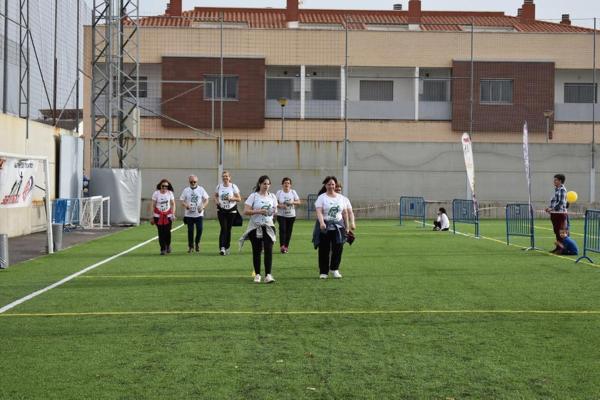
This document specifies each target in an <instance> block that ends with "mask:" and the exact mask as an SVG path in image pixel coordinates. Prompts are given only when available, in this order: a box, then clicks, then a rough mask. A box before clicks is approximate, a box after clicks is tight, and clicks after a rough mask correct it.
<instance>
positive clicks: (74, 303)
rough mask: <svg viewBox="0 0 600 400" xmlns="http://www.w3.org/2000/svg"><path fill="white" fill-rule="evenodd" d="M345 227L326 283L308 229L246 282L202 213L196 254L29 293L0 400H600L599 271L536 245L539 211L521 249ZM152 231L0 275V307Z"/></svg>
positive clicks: (488, 224)
mask: <svg viewBox="0 0 600 400" xmlns="http://www.w3.org/2000/svg"><path fill="white" fill-rule="evenodd" d="M357 224H358V230H357V240H356V242H355V244H354V245H352V246H346V247H345V249H344V257H343V261H342V267H341V272H342V274H343V276H344V277H343V279H341V280H334V279H328V280H319V279H318V268H317V253H316V251H315V250H314V249H313V248H312V245H311V243H310V237H311V232H312V223H310V222H307V221H298V222H297V223H296V226H295V229H294V234H293V237H292V242H291V245H290V252H289V254H286V255H282V254H279V253H277V254H274V263H273V265H274V269H273V274H274V276H275V278H276V279H277V282H276V283H274V284H271V285H268V284H264V283H261V284H255V283H253V281H252V277H251V271H252V267H251V265H252V262H251V249H250V245H249V243H247V244H246V246H245V247H244V249H243V251H242V253H241V254H240V253H237V252H232V255H230V256H226V257H222V256H219V255H218V254H217V250H218V249H217V236H218V224H217V223H216V222H215V221H206V223H205V230H204V237H203V240H202V252H201V254H199V255H198V254H191V255H190V254H187V253H186V252H185V250H186V249H187V243H186V242H187V239H186V233H185V232H184V230H185V228H184V229H179V230H177V231H176V232H174V233H173V239H174V242H173V248H174V253H173V254H171V255H168V256H164V257H161V256H159V255H158V244H157V243H156V241H153V242H150V243H148V244H146V245H144V246H141V247H139V248H138V249H136V250H134V251H131V252H129V253H127V254H124V255H122V256H119V257H117V258H115V259H113V260H112V261H109V262H106V263H104V264H102V265H100V266H98V267H97V268H95V269H93V270H91V271H89V272H87V273H85V274H83V275H81V276H79V277H76V278H75V279H73V280H71V281H69V282H67V283H65V284H64V285H61V286H58V287H56V288H54V289H52V290H49V291H47V292H45V293H43V294H41V295H39V296H37V297H34V298H32V299H31V300H29V301H26V302H24V303H22V304H20V305H18V306H16V307H14V308H12V309H10V310H8V311H6V312H5V313H3V314H0V335H1V336H0V356H1V358H0V359H1V360H2V364H1V366H2V367H1V368H0V398H1V399H11V400H13V399H190V398H199V399H392V398H393V399H405V398H406V399H465V398H473V399H492V398H493V399H540V398H542V399H544V398H547V399H591V398H598V397H600V290H599V288H600V266H599V265H593V264H592V265H590V264H589V263H579V264H575V263H574V262H573V260H574V258H573V257H558V256H554V255H550V254H548V252H547V250H549V249H550V248H551V246H552V242H553V238H552V237H553V234H552V231H551V230H550V225H549V223H548V222H547V221H538V222H537V223H536V226H537V230H536V235H537V237H536V239H537V244H538V246H540V247H543V248H544V250H543V251H529V252H525V251H523V250H521V247H524V246H525V245H526V244H527V243H528V242H527V239H524V238H518V239H515V240H514V242H515V243H516V245H515V246H507V245H506V242H505V239H506V238H505V232H504V227H505V226H504V222H503V221H483V222H482V225H481V234H482V235H483V237H482V238H481V239H474V238H472V237H467V236H463V235H453V234H452V233H448V232H432V231H430V230H429V229H430V228H425V229H424V228H420V227H419V226H418V225H417V224H413V223H410V224H406V225H403V226H402V227H400V226H398V223H397V221H364V220H359V221H358V223H357ZM582 225H583V224H582V222H581V221H574V222H573V228H572V232H573V234H572V237H573V238H574V239H575V240H576V241H577V242H578V244H579V246H580V248H581V247H582V245H583V237H582V232H583V226H582ZM458 229H460V230H461V231H462V232H471V233H472V232H473V227H472V226H470V225H464V224H462V225H459V227H458ZM241 233H242V230H241V229H240V228H237V229H236V230H234V235H233V237H234V238H237V237H239V235H240V234H241ZM154 235H155V229H154V228H153V227H151V226H149V225H143V226H141V227H138V228H134V229H129V230H126V231H122V232H120V233H117V234H114V235H112V236H110V237H106V238H102V239H99V240H96V241H93V242H90V243H87V244H84V245H80V246H76V247H73V248H70V249H67V250H64V251H62V252H60V253H57V254H54V255H52V256H49V257H42V258H38V259H35V260H31V261H29V262H25V263H22V264H19V265H16V266H13V267H11V268H9V269H8V270H5V271H2V272H0V307H2V306H4V305H7V304H9V303H11V302H13V301H15V300H17V299H20V298H22V297H24V296H26V295H28V294H30V293H32V292H34V291H36V290H39V289H41V288H44V287H46V286H48V285H50V284H52V283H54V282H57V281H59V280H60V279H62V278H64V277H66V276H68V275H70V274H73V273H75V272H77V271H80V270H82V269H83V268H86V267H88V266H90V265H93V264H95V263H97V262H99V261H102V260H104V259H106V258H108V257H110V256H113V255H115V254H118V253H120V252H122V251H124V250H127V249H129V248H131V247H133V246H135V245H137V244H139V243H141V242H144V241H146V240H148V239H150V238H151V237H153V236H154ZM275 247H276V248H277V249H278V246H277V245H276V246H275ZM592 257H593V256H592ZM596 261H600V255H598V257H597V260H596Z"/></svg>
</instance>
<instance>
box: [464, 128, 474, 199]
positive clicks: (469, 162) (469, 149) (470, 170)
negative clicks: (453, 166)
mask: <svg viewBox="0 0 600 400" xmlns="http://www.w3.org/2000/svg"><path fill="white" fill-rule="evenodd" d="M461 143H462V147H463V154H464V156H465V168H466V170H467V179H468V180H469V187H470V188H471V195H472V196H473V206H474V208H475V211H476V210H477V198H476V197H475V163H474V161H473V146H472V145H471V137H470V136H469V134H468V133H466V132H465V133H463V135H462V139H461Z"/></svg>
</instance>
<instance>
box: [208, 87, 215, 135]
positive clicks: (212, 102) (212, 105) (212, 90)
mask: <svg viewBox="0 0 600 400" xmlns="http://www.w3.org/2000/svg"><path fill="white" fill-rule="evenodd" d="M209 83H210V94H211V100H210V108H211V118H210V133H212V134H213V136H214V135H215V83H214V82H209Z"/></svg>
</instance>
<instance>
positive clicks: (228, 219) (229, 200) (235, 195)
mask: <svg viewBox="0 0 600 400" xmlns="http://www.w3.org/2000/svg"><path fill="white" fill-rule="evenodd" d="M221 178H222V179H223V183H221V184H219V185H218V186H217V188H216V189H215V194H214V198H215V203H216V204H217V218H219V225H221V232H220V233H219V254H220V255H222V256H225V255H227V254H229V247H230V245H231V228H232V227H233V218H234V216H235V213H237V212H238V211H237V207H236V205H237V202H238V201H242V197H241V196H240V189H239V188H238V187H237V186H236V185H235V184H234V183H233V182H231V175H230V174H229V171H223V175H222V176H221Z"/></svg>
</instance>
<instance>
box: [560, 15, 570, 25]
mask: <svg viewBox="0 0 600 400" xmlns="http://www.w3.org/2000/svg"><path fill="white" fill-rule="evenodd" d="M560 23H561V24H563V25H571V17H570V16H569V14H563V15H562V20H561V21H560Z"/></svg>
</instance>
